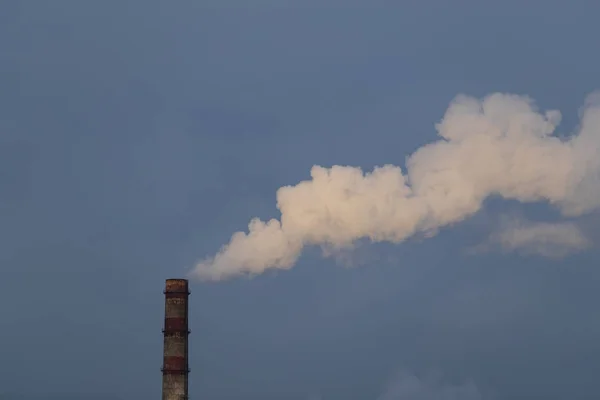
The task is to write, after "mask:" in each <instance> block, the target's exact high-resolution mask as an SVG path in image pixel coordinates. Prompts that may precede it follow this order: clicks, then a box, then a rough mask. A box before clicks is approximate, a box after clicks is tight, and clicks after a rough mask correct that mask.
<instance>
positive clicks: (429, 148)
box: [193, 93, 600, 280]
mask: <svg viewBox="0 0 600 400" xmlns="http://www.w3.org/2000/svg"><path fill="white" fill-rule="evenodd" d="M560 120H561V114H560V112H559V111H547V112H542V111H540V110H538V109H537V107H536V105H535V104H534V102H533V101H532V100H531V99H529V98H527V97H523V96H517V95H510V94H501V93H496V94H492V95H489V96H487V97H485V98H483V99H476V98H473V97H469V96H464V95H461V96H458V97H456V98H455V99H454V100H453V101H452V102H451V104H450V106H449V108H448V110H447V111H446V114H445V116H444V117H443V119H442V120H441V122H440V123H439V124H437V125H436V128H437V131H438V134H439V136H440V137H441V138H440V139H439V140H437V141H435V142H433V143H430V144H427V145H425V146H423V147H421V148H419V149H418V150H417V151H416V152H415V153H413V154H412V155H411V156H409V157H408V159H407V160H406V169H405V171H402V169H401V167H398V166H393V165H385V166H382V167H378V168H375V169H374V170H373V171H371V172H368V173H364V172H363V171H362V170H361V169H360V168H356V167H350V166H333V167H331V168H324V167H320V166H314V167H313V168H312V170H311V172H310V175H311V179H310V180H307V181H303V182H300V183H298V184H297V185H295V186H285V187H282V188H280V189H279V190H278V191H277V207H278V209H279V210H280V212H281V218H280V219H279V220H277V219H271V220H270V221H266V222H265V221H261V220H259V219H253V220H252V221H251V222H250V224H249V227H248V228H249V230H248V232H237V233H235V234H234V235H233V236H232V237H231V240H230V242H229V244H227V245H225V246H224V247H223V248H222V249H221V250H220V251H219V252H218V253H217V254H216V255H215V256H214V257H210V258H208V259H205V260H204V261H202V262H200V263H199V264H198V265H197V266H196V268H195V269H194V271H193V275H195V276H197V277H199V278H200V279H204V280H219V279H224V278H228V277H234V276H237V275H240V274H249V275H255V274H260V273H262V272H264V271H265V270H267V269H271V268H279V269H288V268H291V267H292V266H293V265H294V263H295V262H296V260H297V259H298V257H299V256H300V254H301V252H302V250H303V248H304V247H305V246H308V245H321V246H327V247H330V248H331V247H333V248H342V247H347V246H351V245H352V243H353V242H355V241H356V240H358V239H363V238H367V239H370V240H371V241H373V242H380V241H388V242H393V243H400V242H402V241H403V240H405V239H407V238H409V237H411V236H412V235H415V234H417V233H420V234H425V235H432V234H435V232H436V231H437V230H438V229H440V228H441V227H444V226H448V225H451V224H454V223H457V222H459V221H461V220H463V219H465V218H467V217H469V216H471V215H473V214H474V213H476V212H477V211H478V210H480V209H481V207H482V204H483V202H484V200H485V199H486V198H487V197H489V196H492V195H497V196H501V197H503V198H505V199H513V200H518V201H521V202H547V203H549V204H550V205H552V206H554V207H556V208H557V209H558V210H560V212H561V213H562V214H563V215H565V216H578V215H582V214H585V213H588V212H591V211H593V210H594V209H596V208H597V207H598V206H599V205H600V154H599V149H600V95H598V94H593V95H591V96H589V97H588V99H587V101H586V102H585V105H584V107H583V108H582V110H581V123H580V126H579V129H578V131H577V132H575V133H574V134H573V135H571V136H569V137H567V138H561V137H558V136H557V135H556V134H555V129H556V126H557V125H558V124H559V123H560Z"/></svg>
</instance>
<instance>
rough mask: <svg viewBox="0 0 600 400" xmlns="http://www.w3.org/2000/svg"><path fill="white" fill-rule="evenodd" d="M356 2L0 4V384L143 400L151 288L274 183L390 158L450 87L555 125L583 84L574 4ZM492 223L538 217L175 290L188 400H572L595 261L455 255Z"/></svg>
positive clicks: (423, 125) (549, 212)
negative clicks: (520, 107) (185, 306)
mask: <svg viewBox="0 0 600 400" xmlns="http://www.w3.org/2000/svg"><path fill="white" fill-rule="evenodd" d="M92 3H93V4H92ZM368 4H369V5H367V2H359V1H353V0H346V1H340V0H331V1H326V0H323V1H319V2H317V1H307V0H305V1H302V2H300V1H295V0H281V1H274V0H257V1H254V2H241V1H238V0H230V1H221V2H217V1H189V0H180V1H177V2H169V3H168V4H167V3H165V2H158V1H154V0H146V1H144V2H142V1H133V0H129V1H125V0H121V1H119V2H116V1H103V2H82V1H75V0H60V1H53V2H43V1H30V2H24V1H18V0H5V2H4V4H3V6H2V10H3V11H2V12H1V13H0V218H1V219H0V221H1V223H0V239H1V241H0V250H1V251H0V271H1V272H2V278H1V279H0V299H1V300H2V301H0V315H2V318H1V320H0V321H1V322H0V328H1V329H0V343H2V344H1V345H0V354H2V357H1V359H0V388H2V389H1V392H7V393H22V394H24V395H27V396H34V395H35V394H49V395H50V396H60V395H62V394H64V393H85V394H87V395H98V394H111V395H115V396H118V397H120V398H132V399H142V398H149V397H153V396H156V397H158V396H160V394H159V393H160V385H161V376H160V366H161V362H162V360H161V352H162V349H161V346H162V337H161V329H162V320H161V318H162V313H163V298H162V290H163V285H164V279H166V278H171V277H179V276H184V275H185V274H186V273H187V271H189V268H191V267H193V266H194V264H195V263H196V262H197V261H198V260H200V259H202V258H204V257H206V256H210V255H212V254H214V253H215V252H216V251H217V250H218V249H219V248H220V246H221V245H223V244H225V243H227V241H228V240H229V238H230V236H231V234H232V233H233V232H234V231H239V230H245V229H246V227H247V224H248V221H249V220H250V218H252V217H255V216H257V217H260V218H262V219H267V218H271V217H278V216H279V214H278V211H277V209H276V207H275V193H276V191H277V189H278V188H279V187H281V186H284V185H293V184H295V183H297V182H299V181H301V180H305V179H308V178H309V171H310V168H311V167H312V166H313V165H315V164H317V165H322V166H326V167H329V166H332V165H336V164H341V165H352V166H359V167H362V168H365V169H367V170H369V169H371V168H373V167H374V166H376V165H383V164H387V163H392V164H396V165H401V166H403V164H404V162H405V160H406V157H407V156H408V155H410V154H411V153H413V152H414V151H415V150H416V149H417V148H419V147H420V146H422V145H424V144H426V143H428V142H431V141H433V140H435V139H436V131H435V127H434V124H435V123H437V122H439V121H440V119H441V118H442V117H443V116H444V113H445V111H446V109H447V108H448V105H449V104H450V102H451V100H452V99H453V98H454V97H455V96H456V95H457V94H459V93H466V94H469V95H472V96H476V97H480V96H484V95H486V94H488V93H493V92H509V93H517V94H524V95H529V96H531V97H532V98H534V99H535V100H536V101H537V102H538V104H539V105H540V107H541V108H543V109H558V110H560V111H561V112H562V113H563V122H562V124H561V125H560V126H559V128H558V130H559V131H560V132H570V131H572V130H573V129H574V128H575V126H576V125H577V124H578V123H579V121H578V110H579V108H580V107H581V105H582V104H583V101H584V99H585V97H586V95H587V94H589V93H590V92H592V91H593V90H595V89H599V88H600V87H599V84H598V71H599V70H600V56H599V55H598V52H597V51H596V49H597V37H598V35H599V34H600V28H599V27H598V24H597V17H596V16H597V15H598V12H600V5H596V4H595V2H591V1H576V0H572V1H569V2H567V1H558V0H549V1H543V2H542V1H534V0H532V1H527V2H524V1H513V0H507V1H502V2H489V1H474V0H464V1H462V0H461V1H454V2H447V1H441V0H422V1H419V2H417V1H406V2H398V3H395V4H392V3H391V2H369V3H368ZM506 215H510V216H514V215H518V216H526V217H527V218H530V219H531V218H533V219H535V218H538V219H553V218H555V216H556V212H555V210H553V209H550V208H549V207H546V206H544V205H531V204H526V205H523V204H519V203H516V202H513V201H501V200H498V199H491V200H489V201H488V202H486V205H485V207H484V208H483V210H482V211H480V212H479V213H478V214H477V215H475V216H474V217H472V218H469V219H468V220H466V221H464V222H463V223H460V224H457V225H456V226H453V227H452V228H451V229H443V230H442V231H441V232H440V233H439V234H438V235H437V236H435V237H433V238H431V239H429V240H424V241H421V240H415V241H408V242H405V243H403V244H400V245H396V246H395V245H390V244H386V243H380V244H375V245H368V244H365V245H361V246H360V247H359V248H358V249H357V250H356V251H355V252H354V253H353V254H352V255H351V260H353V261H354V263H355V264H358V266H353V267H348V266H344V265H338V264H336V262H335V260H334V259H332V258H323V257H322V256H321V253H320V251H319V250H318V249H313V248H309V249H308V250H307V251H305V252H304V253H303V255H302V257H301V258H300V260H299V262H298V264H297V266H296V267H294V268H293V269H291V270H289V271H279V272H274V273H266V274H264V275H261V276H258V277H256V278H254V279H250V280H249V279H245V278H240V279H233V280H229V281H224V282H194V283H193V284H192V286H191V290H192V296H191V305H190V307H191V325H192V326H191V328H192V331H193V333H192V336H191V340H192V342H191V360H190V364H191V365H190V367H191V369H192V373H191V375H190V391H191V396H192V398H211V399H234V398H236V399H239V398H248V399H281V398H286V399H299V400H305V399H322V400H330V399H331V400H335V399H345V400H346V399H356V400H371V399H373V400H375V399H380V398H381V399H391V400H397V399H400V400H407V399H413V398H418V399H423V400H430V399H434V400H437V399H447V398H448V399H456V400H464V399H467V400H469V399H472V398H473V399H480V398H485V399H487V398H490V396H495V397H493V398H497V399H511V400H512V399H515V400H518V399H528V400H529V399H534V398H543V399H548V400H551V399H557V400H558V399H596V398H598V397H599V396H600V386H599V385H598V383H597V379H596V378H597V371H599V370H600V345H599V344H598V343H599V341H598V337H599V336H600V319H598V316H597V315H598V313H597V309H596V306H595V305H596V304H597V303H598V301H599V300H600V297H599V295H598V291H597V285H596V282H598V281H599V279H600V272H598V269H597V264H598V257H599V255H598V252H597V250H596V249H595V248H594V247H593V246H592V247H591V248H589V249H587V250H586V251H584V252H580V253H577V254H574V255H571V256H568V257H566V258H562V259H548V258H544V257H537V256H531V255H522V254H519V253H505V252H499V251H492V252H483V253H481V252H480V253H477V254H471V253H472V252H470V251H468V250H469V249H470V248H472V247H473V246H475V245H477V244H479V243H480V240H481V237H482V232H486V231H487V229H488V227H489V226H496V225H498V224H500V222H499V221H501V220H502V219H503V218H504V217H505V216H506ZM596 221H598V218H597V216H596V215H594V214H592V215H590V216H588V217H586V218H585V219H584V220H583V221H579V222H578V224H580V226H582V227H583V228H582V229H584V230H585V231H586V232H588V234H589V235H590V236H591V238H592V239H591V240H593V238H594V237H597V236H598V235H596V234H595V233H596V232H597V230H595V229H594V227H595V226H597V225H596V223H595V222H596ZM402 371H404V373H402ZM399 374H400V375H399ZM430 374H439V375H440V376H441V377H440V378H439V380H437V381H434V382H432V381H430V380H429V379H428V376H429V375H430ZM468 382H473V385H475V386H476V389H473V390H474V391H473V390H472V388H471V389H469V388H470V386H463V385H468V384H469V383H468ZM465 387H466V389H465ZM398 388H400V389H398ZM402 388H408V389H402ZM461 388H462V389H464V390H463V391H462V392H460V390H462V389H461ZM454 389H456V390H459V389H460V390H459V392H453V390H454ZM411 390H413V392H412V393H413V394H412V395H411V394H410V393H411V392H410V391H411ZM407 393H409V394H407ZM415 393H416V394H415ZM410 396H413V397H410ZM415 396H421V397H415ZM443 396H447V397H443ZM450 396H454V397H450Z"/></svg>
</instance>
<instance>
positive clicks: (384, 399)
mask: <svg viewBox="0 0 600 400" xmlns="http://www.w3.org/2000/svg"><path fill="white" fill-rule="evenodd" d="M483 399H484V396H483V395H482V393H481V392H480V391H479V389H478V388H477V386H475V384H474V383H473V382H466V383H464V384H461V385H451V384H444V383H443V382H442V381H441V380H440V379H439V377H435V376H431V377H429V378H428V379H421V378H419V377H417V376H416V375H414V374H410V373H407V372H401V373H399V374H398V375H397V376H396V378H395V379H394V380H393V381H392V382H391V383H390V384H389V386H388V388H387V389H386V391H385V392H384V393H383V394H382V395H381V396H379V398H378V399H377V400H483Z"/></svg>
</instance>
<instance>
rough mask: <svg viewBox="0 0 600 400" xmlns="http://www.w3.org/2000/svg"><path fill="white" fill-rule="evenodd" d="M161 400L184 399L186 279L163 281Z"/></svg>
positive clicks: (187, 330) (186, 326) (185, 384)
mask: <svg viewBox="0 0 600 400" xmlns="http://www.w3.org/2000/svg"><path fill="white" fill-rule="evenodd" d="M164 293H165V325H164V329H163V334H164V355H163V367H162V373H163V384H162V400H187V399H188V373H189V367H188V334H189V333H190V331H189V329H188V296H189V294H190V291H189V286H188V281H187V279H167V281H166V284H165V291H164Z"/></svg>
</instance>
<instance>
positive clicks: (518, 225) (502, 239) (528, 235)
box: [485, 219, 592, 258]
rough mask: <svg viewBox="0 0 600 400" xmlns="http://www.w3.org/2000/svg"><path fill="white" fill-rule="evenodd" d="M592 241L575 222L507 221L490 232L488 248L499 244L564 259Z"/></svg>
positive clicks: (508, 247) (515, 250)
mask: <svg viewBox="0 0 600 400" xmlns="http://www.w3.org/2000/svg"><path fill="white" fill-rule="evenodd" d="M591 244H592V243H591V241H590V240H589V239H588V238H587V237H586V236H585V234H584V233H583V232H582V231H581V229H580V228H579V227H578V226H577V225H576V224H575V223H573V222H556V223H552V222H531V221H524V220H519V219H512V220H507V221H505V222H504V223H503V224H502V225H501V228H500V229H499V230H498V231H497V232H495V233H494V234H492V235H491V237H490V241H489V243H488V244H487V245H486V246H485V247H487V248H490V247H492V248H493V247H496V246H499V247H500V248H501V249H502V250H504V251H507V252H517V253H521V254H525V255H540V256H544V257H550V258H562V257H565V256H567V255H569V254H572V253H576V252H579V251H582V250H585V249H587V248H588V247H590V246H591Z"/></svg>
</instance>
